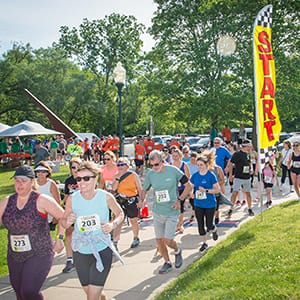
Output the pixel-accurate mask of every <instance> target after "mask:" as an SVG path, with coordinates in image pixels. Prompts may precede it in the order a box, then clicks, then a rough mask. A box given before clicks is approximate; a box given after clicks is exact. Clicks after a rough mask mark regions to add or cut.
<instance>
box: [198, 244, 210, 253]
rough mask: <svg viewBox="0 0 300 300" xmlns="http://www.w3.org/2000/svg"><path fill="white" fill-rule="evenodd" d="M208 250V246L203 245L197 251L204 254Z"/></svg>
mask: <svg viewBox="0 0 300 300" xmlns="http://www.w3.org/2000/svg"><path fill="white" fill-rule="evenodd" d="M207 248H208V245H207V244H206V243H203V244H202V245H201V247H200V249H199V251H200V252H204V251H205V250H206V249H207Z"/></svg>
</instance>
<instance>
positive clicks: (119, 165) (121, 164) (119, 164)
mask: <svg viewBox="0 0 300 300" xmlns="http://www.w3.org/2000/svg"><path fill="white" fill-rule="evenodd" d="M124 166H126V164H125V163H123V162H119V163H117V167H124Z"/></svg>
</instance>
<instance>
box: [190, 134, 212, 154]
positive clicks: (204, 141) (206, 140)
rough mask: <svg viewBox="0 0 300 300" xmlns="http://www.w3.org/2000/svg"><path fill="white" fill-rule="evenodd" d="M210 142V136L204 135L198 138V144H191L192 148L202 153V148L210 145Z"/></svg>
mask: <svg viewBox="0 0 300 300" xmlns="http://www.w3.org/2000/svg"><path fill="white" fill-rule="evenodd" d="M209 142H210V140H209V137H202V138H200V139H199V140H198V142H197V143H196V144H192V145H190V150H191V151H194V152H198V153H200V152H201V151H202V149H205V148H208V147H209Z"/></svg>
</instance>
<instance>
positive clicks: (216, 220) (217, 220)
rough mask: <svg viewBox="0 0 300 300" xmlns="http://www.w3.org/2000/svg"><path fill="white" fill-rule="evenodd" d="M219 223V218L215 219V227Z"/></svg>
mask: <svg viewBox="0 0 300 300" xmlns="http://www.w3.org/2000/svg"><path fill="white" fill-rule="evenodd" d="M219 222H220V218H218V217H215V225H217V224H219Z"/></svg>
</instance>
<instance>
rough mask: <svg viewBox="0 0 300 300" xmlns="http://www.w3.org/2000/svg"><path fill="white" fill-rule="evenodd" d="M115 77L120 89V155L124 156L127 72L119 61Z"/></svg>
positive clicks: (114, 73) (114, 72)
mask: <svg viewBox="0 0 300 300" xmlns="http://www.w3.org/2000/svg"><path fill="white" fill-rule="evenodd" d="M113 77H114V81H115V83H116V86H117V88H118V100H119V139H120V150H119V155H120V156H123V117H122V113H123V112H122V88H123V86H124V85H125V80H126V70H125V69H124V68H123V66H122V63H121V62H120V61H119V62H118V63H117V66H116V67H115V68H114V70H113Z"/></svg>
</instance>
